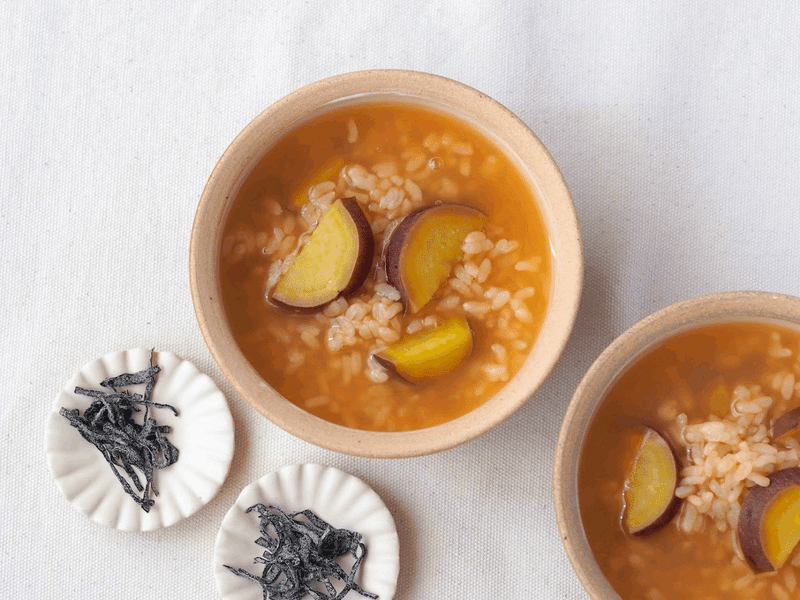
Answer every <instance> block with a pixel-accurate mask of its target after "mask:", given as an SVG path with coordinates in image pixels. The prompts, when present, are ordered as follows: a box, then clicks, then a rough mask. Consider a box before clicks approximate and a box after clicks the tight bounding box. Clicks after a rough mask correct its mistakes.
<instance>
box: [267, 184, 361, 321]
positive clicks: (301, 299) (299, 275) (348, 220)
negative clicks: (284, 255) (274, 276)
mask: <svg viewBox="0 0 800 600" xmlns="http://www.w3.org/2000/svg"><path fill="white" fill-rule="evenodd" d="M374 252H375V240H374V238H373V237H372V229H371V228H370V225H369V221H367V218H366V217H365V216H364V213H363V212H362V210H361V208H360V207H359V205H358V202H356V200H355V199H354V198H342V199H340V200H337V201H336V202H334V203H333V205H332V206H331V207H330V208H329V209H328V211H327V212H326V213H325V214H324V215H323V216H322V218H321V219H320V221H319V224H318V225H317V227H316V229H314V231H313V232H312V233H311V236H310V237H309V238H308V240H307V241H306V243H305V245H304V246H303V248H302V249H301V250H300V252H299V253H298V255H297V256H296V257H295V259H294V261H293V262H292V264H291V265H290V266H289V268H288V269H287V271H286V272H285V273H284V274H283V275H282V276H281V278H280V279H279V280H278V282H277V284H276V285H275V287H274V289H273V290H272V293H271V294H270V298H271V299H272V301H273V302H275V303H277V304H279V305H282V306H284V307H288V308H291V309H297V310H305V309H315V308H320V307H322V306H325V305H326V304H327V303H329V302H331V301H332V300H335V299H336V298H338V297H339V296H347V295H349V294H351V293H353V292H355V291H356V290H357V289H358V288H359V287H361V285H362V284H363V283H364V281H365V280H366V278H367V275H369V271H370V267H371V266H372V258H373V254H374Z"/></svg>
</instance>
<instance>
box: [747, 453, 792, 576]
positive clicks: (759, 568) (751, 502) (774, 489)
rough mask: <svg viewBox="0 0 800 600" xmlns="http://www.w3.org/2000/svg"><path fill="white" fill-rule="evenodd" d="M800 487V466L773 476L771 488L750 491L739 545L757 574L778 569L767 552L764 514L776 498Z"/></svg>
mask: <svg viewBox="0 0 800 600" xmlns="http://www.w3.org/2000/svg"><path fill="white" fill-rule="evenodd" d="M794 486H800V467H790V468H788V469H781V470H780V471H776V472H775V473H773V474H772V475H770V476H769V485H768V486H766V487H763V486H760V485H757V486H754V487H753V488H751V489H750V491H749V492H748V494H747V496H745V499H744V502H742V509H741V511H740V512H739V525H738V535H739V545H740V546H741V548H742V552H743V553H744V557H745V559H746V560H747V562H748V564H749V565H750V567H751V568H752V569H753V570H754V571H755V572H756V573H765V572H769V571H774V570H775V565H773V564H772V562H771V561H770V559H769V558H768V557H767V555H766V553H765V552H764V546H763V543H762V539H761V524H762V520H763V518H764V513H765V512H766V510H767V508H768V507H769V505H770V502H772V500H773V499H775V497H777V496H778V494H780V493H781V492H782V491H783V490H785V489H786V488H789V487H794Z"/></svg>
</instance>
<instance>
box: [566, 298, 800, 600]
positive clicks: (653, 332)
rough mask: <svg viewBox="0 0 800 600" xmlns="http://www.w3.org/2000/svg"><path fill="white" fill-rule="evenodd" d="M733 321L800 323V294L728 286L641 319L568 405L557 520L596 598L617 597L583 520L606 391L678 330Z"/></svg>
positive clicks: (607, 351)
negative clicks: (585, 484)
mask: <svg viewBox="0 0 800 600" xmlns="http://www.w3.org/2000/svg"><path fill="white" fill-rule="evenodd" d="M735 321H740V322H742V321H749V322H765V323H772V324H776V325H779V326H780V325H782V326H785V327H788V328H793V329H797V328H799V327H800V298H796V297H793V296H785V295H780V294H772V293H767V292H749V291H747V292H727V293H718V294H712V295H707V296H701V297H698V298H693V299H690V300H686V301H683V302H679V303H677V304H674V305H672V306H669V307H667V308H664V309H662V310H660V311H658V312H656V313H654V314H652V315H650V316H648V317H646V318H645V319H643V320H642V321H640V322H639V323H637V324H636V325H634V326H633V327H631V328H630V329H629V330H627V331H626V332H625V333H623V334H622V335H621V336H619V337H618V338H617V339H616V340H614V342H612V343H611V345H610V346H609V347H608V348H606V349H605V350H604V351H603V352H602V354H601V355H600V356H599V357H598V358H597V360H596V361H595V362H594V364H593V365H592V366H591V368H590V369H589V370H588V371H587V373H586V375H585V376H584V378H583V380H582V381H581V383H580V385H579V386H578V388H577V390H576V391H575V394H574V396H573V397H572V400H571V401H570V404H569V406H568V408H567V411H566V413H565V416H564V420H563V423H562V426H561V431H560V433H559V437H558V443H557V446H556V452H555V463H554V471H553V488H554V503H555V512H556V520H557V522H558V528H559V532H560V534H561V540H562V542H563V544H564V548H565V550H566V552H567V555H568V557H569V560H570V562H571V563H572V567H573V569H574V571H575V573H576V574H577V576H578V578H579V579H580V581H581V583H582V584H583V586H584V588H585V589H586V591H587V592H588V593H589V596H590V597H591V598H593V599H594V600H614V599H616V600H619V597H620V596H619V595H618V594H617V592H616V591H614V589H613V588H612V587H611V585H610V583H609V582H608V581H607V580H606V578H605V577H604V575H603V573H602V572H601V570H600V568H599V567H598V565H597V563H596V561H595V559H594V556H593V554H592V551H591V549H590V547H589V542H588V540H587V538H586V535H585V533H584V529H583V523H582V520H581V514H580V508H579V499H578V472H579V463H580V460H581V453H582V451H583V446H584V439H585V436H586V433H587V430H588V428H589V427H590V425H591V423H592V419H593V416H594V414H595V413H596V411H597V409H598V407H599V406H600V404H601V403H602V401H603V399H604V397H605V396H606V394H607V393H608V391H609V390H610V388H611V387H612V386H613V385H614V383H615V382H616V381H617V380H618V379H619V377H620V376H621V375H622V374H623V373H624V372H625V371H626V370H627V368H628V367H630V366H631V365H633V364H634V363H635V362H636V361H637V360H638V359H639V358H640V357H641V356H642V355H643V354H644V353H645V352H647V351H648V350H649V349H652V348H653V347H654V346H656V345H658V344H659V343H660V342H662V341H664V340H666V339H667V338H670V337H672V336H673V335H675V334H678V333H680V332H684V331H687V330H692V329H695V328H698V327H703V326H706V325H714V324H722V323H727V322H735Z"/></svg>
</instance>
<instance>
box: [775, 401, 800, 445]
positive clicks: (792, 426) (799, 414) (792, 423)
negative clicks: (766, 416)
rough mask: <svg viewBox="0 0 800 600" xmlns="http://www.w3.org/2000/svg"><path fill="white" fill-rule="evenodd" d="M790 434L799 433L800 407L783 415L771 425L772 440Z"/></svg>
mask: <svg viewBox="0 0 800 600" xmlns="http://www.w3.org/2000/svg"><path fill="white" fill-rule="evenodd" d="M792 433H800V406H798V407H797V408H793V409H792V410H790V411H788V412H785V413H783V414H782V415H781V416H780V417H778V418H777V419H775V422H774V423H773V424H772V437H773V439H776V440H777V439H778V438H780V437H783V436H784V435H787V434H792Z"/></svg>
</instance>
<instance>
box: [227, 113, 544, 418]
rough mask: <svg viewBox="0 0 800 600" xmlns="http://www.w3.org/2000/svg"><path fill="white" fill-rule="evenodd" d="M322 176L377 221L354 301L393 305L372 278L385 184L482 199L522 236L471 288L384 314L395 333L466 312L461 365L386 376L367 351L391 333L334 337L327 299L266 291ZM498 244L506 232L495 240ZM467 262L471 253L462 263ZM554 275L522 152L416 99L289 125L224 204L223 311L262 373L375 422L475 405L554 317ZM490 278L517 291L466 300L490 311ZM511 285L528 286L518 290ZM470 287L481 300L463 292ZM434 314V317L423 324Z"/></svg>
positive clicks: (276, 384) (511, 238)
mask: <svg viewBox="0 0 800 600" xmlns="http://www.w3.org/2000/svg"><path fill="white" fill-rule="evenodd" d="M352 165H360V166H361V167H359V169H360V168H363V169H364V171H361V170H359V171H358V172H359V173H362V172H367V173H369V174H370V175H371V176H372V175H374V177H375V178H377V180H379V182H378V184H377V186H376V188H375V189H374V190H369V191H367V190H363V189H360V188H357V187H354V185H353V184H352V182H350V180H349V179H348V178H346V177H345V174H346V173H351V172H352V173H355V172H356V171H350V170H348V169H351V168H353V167H352ZM387 173H389V174H390V175H389V176H385V175H387ZM378 174H380V176H379V175H378ZM326 181H330V182H332V183H331V184H327V183H324V182H326ZM321 182H323V183H322V185H321V186H320V187H318V188H316V189H328V188H327V187H325V186H326V185H328V186H329V187H330V186H334V185H335V187H336V197H349V196H356V197H357V199H358V200H359V203H360V205H361V206H362V208H363V209H364V213H365V215H366V217H367V219H368V220H369V221H370V223H371V225H372V227H373V231H374V234H375V235H374V237H375V247H376V250H375V255H374V257H373V265H372V269H371V273H370V276H369V277H368V279H367V282H366V283H365V284H364V286H363V287H362V289H361V290H359V291H358V292H356V294H355V296H353V297H352V298H350V299H348V307H349V306H351V305H352V304H353V303H362V304H364V306H372V308H373V309H374V304H375V303H378V302H379V301H381V300H382V301H383V305H384V307H385V308H386V310H388V311H390V312H391V311H392V310H396V307H393V306H392V304H391V303H390V302H389V301H388V300H387V299H385V298H378V300H376V299H375V298H376V296H375V290H376V286H378V284H380V283H381V282H382V281H383V279H384V278H383V264H382V259H381V251H382V249H383V247H384V243H385V241H386V239H385V238H386V237H387V231H388V229H387V228H386V227H385V222H386V221H390V220H389V218H388V217H387V216H386V215H387V211H386V210H384V209H381V208H380V207H378V202H379V200H378V199H379V197H381V194H384V195H387V194H388V193H389V192H388V190H387V189H385V188H388V187H389V186H391V187H394V188H397V190H398V191H397V192H396V193H397V194H401V193H402V194H405V198H406V199H407V200H409V202H408V203H407V204H408V206H406V202H405V200H404V203H403V205H402V206H403V207H405V209H404V210H406V212H407V209H408V208H409V207H410V205H411V204H412V202H411V201H412V200H413V199H414V198H416V200H414V202H416V204H415V205H414V207H416V206H428V205H432V204H434V203H437V202H456V203H460V204H465V205H468V206H471V207H474V208H477V209H479V210H481V211H483V212H484V213H485V214H486V215H487V216H488V225H487V226H486V228H485V230H484V231H485V233H486V235H487V236H488V238H489V239H490V240H493V241H494V242H499V241H500V240H505V241H507V242H510V243H511V244H509V245H511V246H514V245H516V246H517V247H515V248H513V250H510V251H508V252H506V253H503V254H500V255H499V256H495V257H493V258H492V259H491V260H490V264H491V273H490V275H489V276H488V278H487V279H486V280H485V281H483V282H478V281H473V283H474V284H475V285H473V286H472V287H470V289H471V290H472V292H471V293H472V296H471V297H469V298H468V297H466V296H467V294H466V293H462V294H460V295H459V294H457V293H456V292H455V291H454V289H453V286H456V287H459V288H463V286H458V284H457V283H452V284H451V285H448V284H445V285H444V286H443V288H441V289H440V290H439V293H438V295H437V296H436V297H435V298H434V299H433V300H432V301H431V302H430V303H428V304H427V305H426V306H425V307H423V308H422V310H421V311H420V312H419V313H418V314H416V315H408V314H403V313H402V312H401V313H399V314H396V315H393V316H392V318H391V319H390V320H389V322H388V324H386V326H387V327H388V329H392V330H393V331H394V332H395V333H394V334H391V333H387V336H388V337H387V339H391V336H392V335H396V336H404V335H407V333H408V332H409V331H410V329H409V328H411V329H414V328H417V327H423V328H424V327H429V326H431V324H432V323H434V322H436V323H439V322H441V321H442V320H443V319H445V318H447V317H449V316H452V315H456V314H458V315H462V316H466V317H467V319H468V321H469V323H470V325H471V327H472V329H473V331H474V340H475V343H474V349H473V352H472V355H471V356H470V357H469V358H468V359H467V360H466V361H465V362H464V363H463V364H462V365H460V366H459V367H458V368H457V369H456V370H455V371H453V372H451V373H448V374H446V375H444V376H441V377H439V378H436V379H431V380H427V381H425V382H422V383H418V384H413V385H412V384H409V383H407V382H405V381H402V380H399V379H397V378H396V377H394V376H390V377H388V378H387V379H386V380H385V381H380V382H376V381H375V379H380V378H381V377H383V376H382V375H381V373H380V372H379V371H376V370H375V365H374V364H373V363H372V362H370V359H369V356H370V354H371V353H372V352H374V351H375V350H376V349H378V348H380V347H382V346H383V347H385V346H386V345H387V343H388V342H386V340H381V339H359V340H358V341H357V342H355V343H349V342H347V343H346V344H345V346H344V347H342V348H338V347H334V348H332V347H331V345H332V344H331V341H330V340H331V338H332V335H333V334H332V331H334V330H333V329H331V328H330V326H331V324H332V323H333V322H334V321H336V318H337V316H336V315H333V313H332V311H331V309H328V311H316V312H315V313H310V314H295V313H292V312H290V311H287V310H284V309H282V308H279V307H277V306H273V305H272V304H271V303H270V302H269V301H268V300H267V294H268V292H269V289H267V288H268V287H269V283H268V281H270V276H271V274H273V275H274V273H273V271H271V269H273V270H274V264H275V262H276V261H280V260H281V257H282V256H285V255H287V254H288V255H291V253H292V251H293V250H294V251H296V249H297V247H299V245H300V243H299V242H298V243H297V244H295V245H294V246H293V245H292V244H291V243H288V242H286V238H290V239H291V238H297V239H299V240H301V239H302V237H303V235H304V234H307V232H308V231H309V230H310V229H311V228H312V227H313V223H309V222H308V221H307V219H304V217H303V213H302V210H303V206H304V203H305V202H307V199H308V197H309V196H307V193H306V192H307V190H308V189H309V188H313V187H314V186H317V185H318V184H320V183H321ZM312 193H314V192H312ZM393 193H394V192H393ZM420 195H421V200H420ZM398 210H399V209H398ZM395 212H397V211H395ZM401 212H402V211H401ZM388 214H389V215H391V214H393V213H392V212H391V211H390V212H389V213H388ZM397 221H399V217H395V219H394V222H397ZM278 230H280V231H278ZM279 239H280V242H279V241H278V240H279ZM276 245H277V246H278V250H274V248H275V247H276ZM500 246H502V247H505V246H503V244H502V243H501V244H500ZM496 250H497V246H496V247H495V249H494V250H493V251H492V252H496ZM490 254H491V252H489V254H487V256H489V255H490ZM480 259H481V258H480V256H479V257H478V258H477V259H475V260H474V261H473V262H474V263H476V264H477V261H478V260H480ZM283 260H284V262H288V259H283ZM468 262H470V261H469V260H466V259H465V260H464V262H463V264H462V266H463V267H466V264H467V263H468ZM474 266H475V265H471V266H470V267H467V268H473V267H474ZM520 266H522V268H521V267H520ZM473 271H474V268H473ZM550 277H551V255H550V249H549V240H548V236H547V233H546V231H545V227H544V223H543V219H542V216H541V215H540V213H539V210H538V208H537V206H536V202H535V200H534V198H533V194H532V191H531V187H530V185H529V184H528V182H527V181H526V180H525V179H524V178H523V177H522V176H521V175H520V173H519V172H518V170H517V168H516V166H515V165H514V163H513V162H512V161H511V160H510V159H509V158H508V157H507V156H506V155H505V154H504V153H503V152H502V151H501V150H500V148H499V147H498V146H497V145H496V144H495V143H494V142H492V141H491V140H490V139H489V138H488V137H487V136H485V135H483V134H482V133H480V132H479V131H478V130H477V129H476V128H475V127H474V126H472V125H470V124H468V123H466V122H464V121H461V120H459V119H456V118H455V117H453V116H451V115H449V114H446V113H444V112H440V111H438V110H434V109H432V108H427V107H422V106H419V105H416V104H411V103H372V104H369V103H368V104H364V103H361V104H351V105H343V106H339V107H337V108H333V109H331V110H329V111H328V112H325V113H324V114H321V115H318V116H315V117H313V118H311V119H310V120H308V121H307V122H304V123H302V124H300V125H298V126H297V127H296V128H294V129H293V130H291V131H289V132H288V133H287V134H286V135H285V136H284V137H282V138H281V139H280V140H278V142H277V143H276V144H275V145H274V146H273V147H271V148H270V149H269V150H268V151H267V153H266V155H265V156H264V157H263V159H262V160H260V162H259V163H258V164H257V165H256V166H255V168H254V169H253V171H252V172H251V173H250V174H249V176H248V177H247V179H246V181H245V182H244V184H243V186H242V188H241V190H240V192H239V193H238V195H237V197H236V199H235V201H234V202H233V203H232V207H231V210H230V212H229V214H228V216H227V221H226V224H225V229H224V233H223V242H222V248H221V250H220V278H221V287H222V296H223V302H224V306H225V310H226V314H227V318H228V321H229V323H230V325H231V328H232V331H233V335H234V337H235V339H236V341H237V343H238V345H239V347H240V348H241V350H242V352H243V353H244V354H245V356H246V357H247V359H248V361H249V362H250V363H251V364H252V365H253V367H254V368H255V369H256V370H257V371H258V373H259V374H260V375H261V377H263V379H264V380H265V381H266V382H268V383H269V384H270V385H271V386H272V387H273V388H274V389H276V390H277V391H278V392H279V393H280V394H282V395H283V396H284V397H286V398H287V399H289V400H290V401H291V402H293V403H295V404H296V405H298V406H300V407H302V408H304V409H305V410H308V411H310V412H312V413H313V414H315V415H317V416H319V417H321V418H323V419H326V420H329V421H332V422H335V423H339V424H342V425H345V426H349V427H353V428H358V429H367V430H383V431H397V430H410V429H420V428H424V427H429V426H433V425H436V424H439V423H442V422H445V421H448V420H451V419H454V418H456V417H458V416H460V415H463V414H465V413H466V412H468V411H470V410H472V409H474V408H475V407H477V406H479V405H480V404H482V403H483V402H484V401H486V400H487V399H488V398H490V397H491V396H492V395H493V394H495V393H496V392H497V391H498V390H499V389H500V388H501V387H502V386H503V385H504V384H505V382H506V381H507V380H508V379H510V378H511V377H512V376H513V374H514V373H515V372H516V371H517V370H518V369H519V368H520V366H521V365H522V363H523V362H524V360H525V358H526V357H527V355H528V353H529V352H530V348H531V346H532V344H533V343H534V341H535V338H536V335H537V333H538V331H539V329H540V328H541V325H542V322H543V320H544V314H545V310H546V308H547V304H548V296H549V288H550ZM453 278H454V277H453V276H452V273H451V279H453ZM272 281H274V277H273V280H272ZM476 286H477V287H476ZM490 288H492V289H495V290H508V291H509V293H510V294H511V300H509V301H508V302H507V303H506V304H505V305H504V306H502V307H499V308H497V309H496V310H495V309H494V308H492V309H491V310H489V311H484V314H476V313H475V312H470V311H468V310H466V309H465V308H464V306H469V307H470V308H475V309H476V310H477V309H478V308H480V310H481V311H483V310H484V308H485V304H487V303H489V304H490V305H492V306H493V302H494V301H492V300H488V299H487V298H486V294H487V293H489V292H488V290H489V289H490ZM520 290H526V292H525V294H523V293H521V292H520ZM531 290H535V292H534V291H531ZM479 292H480V293H479ZM481 294H482V295H481ZM514 294H517V295H518V296H519V297H518V298H517V299H516V300H514V298H515V297H516V296H515V295H514ZM453 296H458V300H459V302H458V305H457V306H452V305H453V303H454V302H455V300H453V299H452V298H453ZM448 298H449V300H447V302H444V303H443V304H442V302H443V300H445V299H448ZM495 298H496V296H495ZM503 298H504V297H503V296H501V298H500V299H499V300H498V301H497V304H499V303H500V300H502V299H503ZM470 300H471V301H472V302H473V304H471V305H468V304H466V303H467V302H469V301H470ZM367 302H372V303H373V304H372V305H367V304H366V303H367ZM512 304H513V306H515V307H517V308H513V307H512ZM374 310H378V309H374ZM380 310H383V309H380ZM326 312H331V314H330V315H326ZM479 312H480V311H479ZM517 317H519V318H517ZM338 318H340V319H341V318H343V317H341V315H340V316H339V317H338ZM426 318H428V321H427V324H424V325H421V324H420V322H422V321H425V319H426ZM366 319H367V320H368V319H369V316H368V317H366ZM336 322H337V323H340V324H341V320H340V321H336ZM412 322H414V323H413V324H412ZM361 324H362V325H363V323H361ZM342 325H343V327H344V328H345V329H349V328H348V327H347V324H342ZM357 325H358V323H357ZM337 327H338V325H337ZM341 330H342V328H339V329H335V331H341ZM381 331H383V332H387V331H388V330H381ZM338 343H339V342H338V341H337V342H336V343H335V344H333V346H336V345H338ZM501 359H502V362H501ZM489 367H496V368H489ZM370 369H372V371H370Z"/></svg>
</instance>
